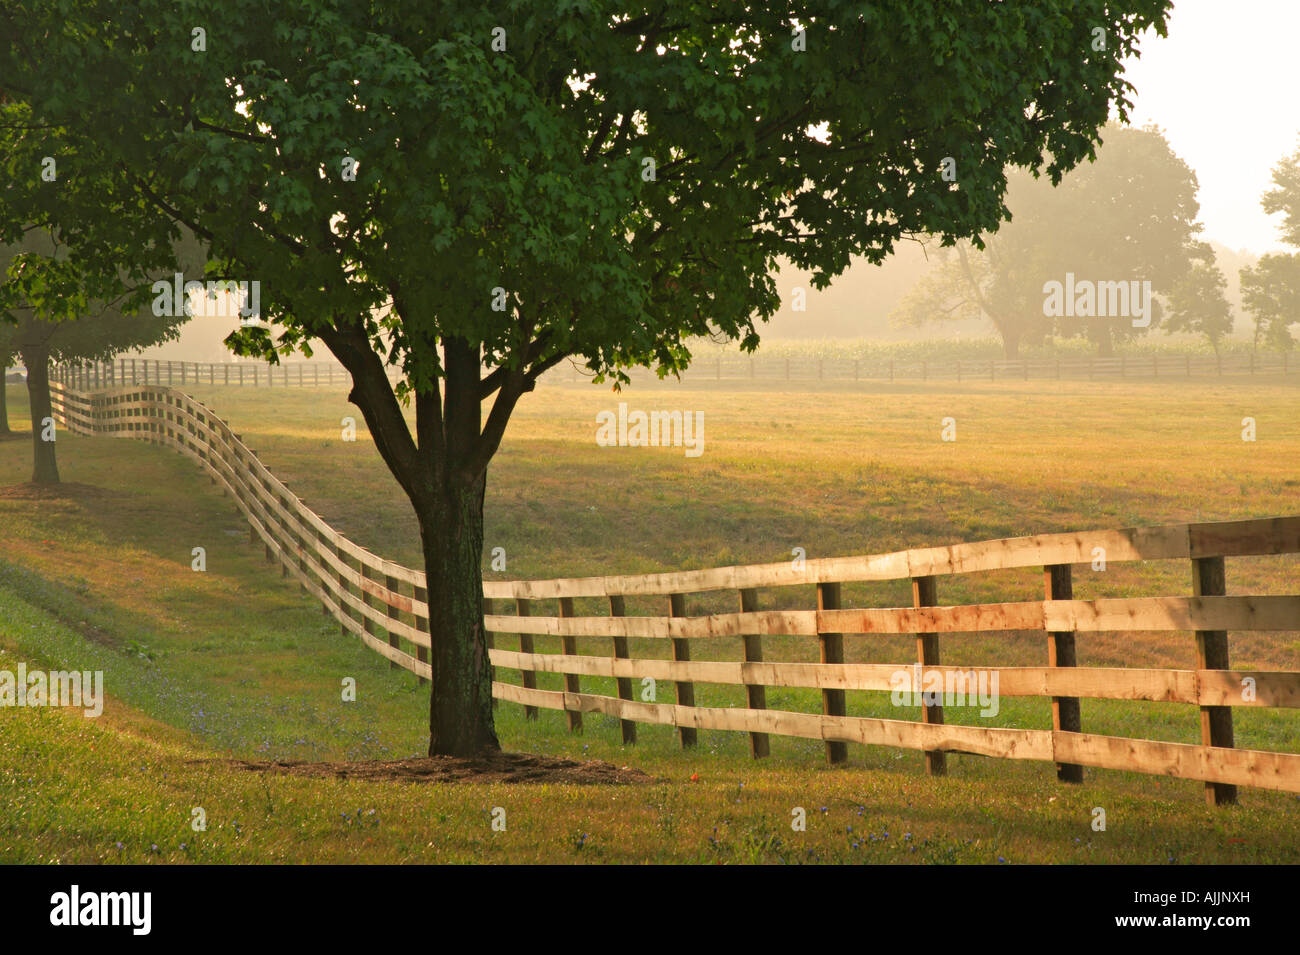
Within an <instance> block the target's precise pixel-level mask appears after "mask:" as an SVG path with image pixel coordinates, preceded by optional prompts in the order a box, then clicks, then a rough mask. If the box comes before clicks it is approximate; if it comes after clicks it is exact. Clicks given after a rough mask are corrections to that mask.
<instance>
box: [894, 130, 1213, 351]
mask: <svg viewBox="0 0 1300 955" xmlns="http://www.w3.org/2000/svg"><path fill="white" fill-rule="evenodd" d="M1101 140H1102V144H1101V145H1100V146H1099V147H1098V148H1097V150H1096V155H1095V159H1094V161H1092V162H1089V163H1085V164H1081V165H1080V166H1079V167H1078V168H1076V169H1075V170H1073V171H1072V172H1071V173H1070V174H1069V175H1068V176H1066V177H1065V178H1064V180H1063V181H1062V182H1061V183H1060V184H1059V185H1055V186H1054V185H1052V184H1051V183H1049V182H1045V181H1043V180H1041V179H1039V178H1037V177H1035V176H1032V175H1030V174H1028V173H1024V172H1013V173H1011V174H1010V175H1009V176H1008V181H1009V188H1008V192H1007V205H1008V208H1009V209H1010V211H1011V217H1010V221H1009V222H1008V223H1007V224H1005V225H1001V226H1000V227H998V228H997V230H996V231H995V232H988V233H984V234H981V235H980V236H979V237H977V238H975V239H972V240H971V241H968V242H962V243H958V244H957V246H956V248H955V249H953V250H951V251H947V252H946V253H945V256H944V258H943V259H941V263H942V264H941V265H940V267H939V268H937V269H936V270H935V272H934V273H933V274H932V275H931V276H929V277H928V278H927V279H925V280H923V281H922V282H920V283H919V284H918V285H917V286H916V287H915V288H914V289H913V290H912V291H911V292H910V293H909V294H908V296H907V297H905V298H904V300H903V302H902V303H900V305H899V307H898V309H897V310H896V312H895V316H894V317H895V321H897V322H898V323H900V324H907V325H919V324H921V323H924V322H930V321H943V320H944V319H946V318H950V317H960V318H969V317H973V316H975V315H983V316H984V317H986V318H988V319H989V320H990V321H991V322H992V323H993V325H994V327H995V328H996V329H997V331H998V334H999V335H1000V336H1001V338H1002V342H1003V348H1004V350H1005V353H1006V356H1007V357H1008V358H1014V357H1016V356H1017V355H1018V354H1019V350H1020V346H1021V345H1022V344H1036V343H1039V342H1042V341H1043V340H1045V339H1046V338H1047V337H1049V336H1051V335H1059V336H1063V337H1067V338H1070V337H1085V338H1087V339H1088V340H1089V341H1090V342H1092V343H1093V344H1094V345H1095V346H1096V348H1097V352H1098V354H1099V355H1102V356H1109V355H1111V354H1113V351H1114V346H1115V345H1116V344H1117V343H1120V342H1123V341H1128V340H1131V339H1133V338H1134V337H1136V336H1137V335H1140V334H1143V333H1145V331H1146V330H1147V329H1146V328H1145V327H1135V326H1134V325H1133V324H1132V322H1130V321H1126V320H1124V319H1122V318H1115V317H1093V318H1070V317H1057V318H1053V317H1049V316H1047V315H1045V314H1044V311H1043V303H1044V299H1045V297H1046V295H1045V292H1044V285H1045V283H1047V282H1049V281H1057V282H1064V281H1065V278H1066V274H1067V273H1072V274H1073V275H1074V276H1075V278H1076V279H1078V280H1087V281H1095V282H1131V281H1138V282H1142V281H1149V282H1150V283H1151V287H1152V291H1153V293H1154V294H1157V295H1160V294H1164V295H1172V294H1173V291H1174V289H1175V288H1176V287H1177V286H1178V285H1179V283H1181V282H1183V281H1186V280H1187V277H1188V274H1189V272H1190V271H1191V268H1192V263H1193V260H1194V258H1195V256H1197V255H1200V254H1201V251H1200V250H1201V244H1200V243H1198V242H1197V241H1196V240H1195V235H1196V233H1197V232H1198V231H1199V230H1200V228H1201V226H1200V224H1199V223H1198V222H1197V221H1196V215H1197V212H1198V209H1199V206H1198V204H1197V202H1196V189H1197V185H1196V176H1195V174H1194V173H1193V172H1192V171H1191V169H1189V168H1188V166H1187V164H1186V163H1184V162H1183V161H1182V160H1181V159H1179V158H1178V157H1177V156H1176V155H1174V153H1173V151H1172V150H1171V149H1170V147H1169V143H1168V142H1167V141H1166V139H1165V137H1164V134H1163V133H1162V132H1161V131H1160V130H1159V129H1157V128H1155V127H1146V128H1143V129H1134V128H1131V127H1124V126H1120V125H1117V124H1111V125H1109V126H1107V127H1106V128H1105V129H1104V130H1102V132H1101ZM1154 311H1155V314H1154V315H1153V316H1151V322H1150V327H1152V328H1154V327H1156V326H1157V325H1159V324H1160V308H1159V302H1156V303H1155V309H1154Z"/></svg>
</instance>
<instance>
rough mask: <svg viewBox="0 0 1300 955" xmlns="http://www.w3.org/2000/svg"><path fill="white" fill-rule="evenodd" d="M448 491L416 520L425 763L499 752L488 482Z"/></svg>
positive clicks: (481, 480) (482, 480)
mask: <svg viewBox="0 0 1300 955" xmlns="http://www.w3.org/2000/svg"><path fill="white" fill-rule="evenodd" d="M447 484H448V485H449V486H447V487H445V488H444V489H443V490H442V493H441V494H439V495H438V498H439V501H438V504H437V506H436V507H435V508H433V509H432V510H433V512H434V513H431V514H420V515H419V516H420V536H421V540H422V543H423V548H424V571H425V576H426V578H427V584H428V586H427V589H428V593H429V633H430V642H431V643H432V645H433V646H432V652H431V653H430V654H429V662H430V666H431V667H432V669H433V679H432V681H431V683H432V693H431V696H430V700H429V755H430V756H474V755H478V754H480V753H483V752H486V751H491V750H498V749H500V748H501V744H500V743H499V742H498V741H497V735H496V730H495V729H494V728H493V724H492V676H491V674H492V668H491V662H490V660H489V659H488V645H487V632H486V630H485V629H484V626H483V494H484V491H485V489H486V486H487V479H486V477H485V476H484V477H480V478H479V479H478V480H477V481H476V482H474V483H473V484H471V485H468V486H466V485H457V484H456V483H455V480H454V477H452V476H450V475H449V476H448V479H447Z"/></svg>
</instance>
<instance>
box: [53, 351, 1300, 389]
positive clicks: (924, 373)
mask: <svg viewBox="0 0 1300 955" xmlns="http://www.w3.org/2000/svg"><path fill="white" fill-rule="evenodd" d="M397 374H398V372H397V370H396V369H389V377H390V378H395V377H396V376H397ZM628 375H629V377H630V378H631V379H632V380H633V381H634V382H652V381H657V380H658V377H657V375H656V374H655V373H654V372H653V371H651V370H649V369H645V368H634V369H630V370H629V371H628ZM1287 375H1300V361H1291V358H1290V356H1289V355H1288V354H1287V353H1286V352H1281V353H1275V352H1261V353H1259V354H1248V355H1227V356H1222V357H1216V356H1213V355H1197V356H1193V355H1140V356H1124V357H1120V358H1017V359H986V358H981V359H969V358H962V359H947V360H943V361H920V360H917V361H913V360H906V361H904V360H892V359H878V358H873V359H866V358H863V359H856V358H780V357H759V356H755V357H752V358H749V357H744V356H734V355H728V356H725V357H724V356H709V355H697V356H696V358H695V360H694V362H693V363H692V364H691V367H690V368H689V369H687V370H686V371H685V372H684V373H683V374H682V380H683V381H690V382H702V381H710V380H713V381H745V380H752V381H956V382H966V381H970V382H978V381H994V382H996V381H1029V380H1051V379H1057V380H1065V379H1076V380H1077V379H1088V380H1102V379H1113V378H1119V379H1129V378H1132V379H1146V378H1160V379H1170V378H1207V377H1220V378H1221V377H1240V376H1259V377H1265V376H1287ZM56 377H57V378H58V380H59V381H61V382H63V383H64V384H67V385H70V386H73V387H78V388H82V389H90V388H104V387H113V386H118V385H149V384H153V385H167V386H168V387H176V386H179V387H182V388H184V387H186V386H188V385H245V386H252V387H269V388H274V387H304V386H310V387H321V386H333V385H336V384H338V385H346V384H349V383H350V381H351V378H350V376H349V374H348V372H347V370H346V369H345V368H344V367H343V366H342V365H340V364H339V363H338V362H335V361H298V362H283V363H281V364H278V365H271V364H268V363H266V362H249V361H242V362H194V361H162V360H156V359H145V358H117V359H114V360H113V361H110V362H89V363H85V364H80V365H67V366H60V367H59V368H58V369H56ZM587 377H590V374H589V373H588V372H587V371H586V370H585V369H583V368H581V367H580V366H579V365H578V364H577V363H576V362H575V363H563V364H561V365H559V366H557V367H556V368H554V369H552V370H551V371H549V372H547V373H546V374H545V375H544V376H543V379H542V380H543V381H547V382H564V381H582V380H584V378H587Z"/></svg>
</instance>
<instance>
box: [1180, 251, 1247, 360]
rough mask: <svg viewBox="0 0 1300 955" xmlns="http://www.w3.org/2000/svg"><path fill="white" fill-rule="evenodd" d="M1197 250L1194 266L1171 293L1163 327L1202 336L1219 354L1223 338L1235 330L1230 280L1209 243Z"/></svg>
mask: <svg viewBox="0 0 1300 955" xmlns="http://www.w3.org/2000/svg"><path fill="white" fill-rule="evenodd" d="M1194 251H1195V253H1196V257H1195V258H1194V260H1193V262H1192V267H1191V269H1189V270H1188V273H1187V275H1186V276H1185V277H1184V278H1183V280H1182V281H1181V282H1179V283H1178V284H1177V285H1175V286H1174V287H1173V289H1172V291H1170V293H1169V296H1168V299H1169V309H1168V317H1167V318H1166V319H1165V323H1164V327H1165V331H1167V332H1190V333H1192V334H1196V335H1200V336H1202V337H1203V338H1204V339H1205V340H1206V341H1207V342H1209V343H1210V347H1212V348H1213V349H1214V353H1215V354H1216V355H1217V354H1218V353H1219V346H1220V345H1221V344H1222V342H1223V339H1224V337H1225V336H1226V335H1228V334H1229V333H1230V332H1231V331H1232V306H1230V305H1229V304H1228V298H1227V295H1226V294H1225V291H1226V289H1227V287H1228V283H1227V280H1226V279H1225V278H1224V277H1223V271H1222V270H1221V269H1220V268H1219V266H1218V264H1217V263H1216V262H1215V259H1214V250H1213V249H1212V248H1210V245H1209V243H1207V242H1200V243H1196V244H1195V250H1194Z"/></svg>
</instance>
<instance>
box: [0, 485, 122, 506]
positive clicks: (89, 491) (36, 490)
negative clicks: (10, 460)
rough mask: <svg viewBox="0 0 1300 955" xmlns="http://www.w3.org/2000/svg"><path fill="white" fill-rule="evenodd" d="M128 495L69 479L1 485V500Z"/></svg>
mask: <svg viewBox="0 0 1300 955" xmlns="http://www.w3.org/2000/svg"><path fill="white" fill-rule="evenodd" d="M127 496H128V495H126V494H124V493H122V492H121V491H111V490H108V489H107V488H102V487H95V486H94V485H93V484H78V483H77V482H75V481H69V482H65V483H61V484H33V483H31V482H30V481H28V482H27V483H26V484H11V485H9V486H8V487H0V501H55V500H71V501H98V500H102V499H104V498H108V497H114V498H120V497H127Z"/></svg>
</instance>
